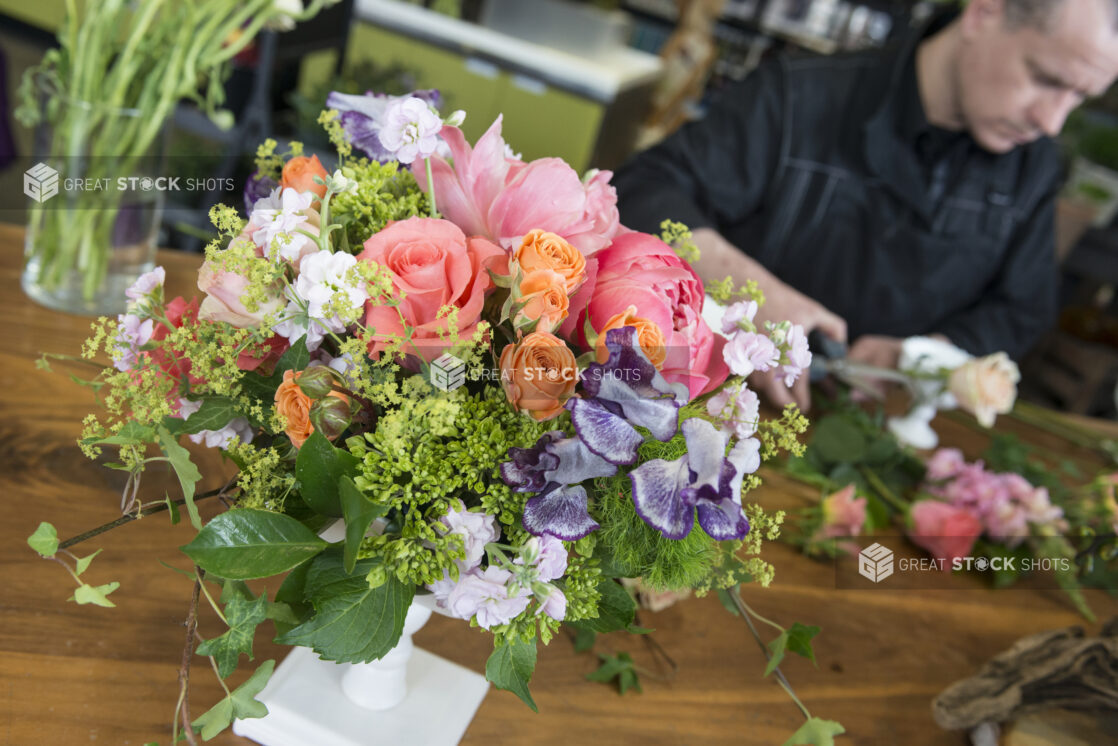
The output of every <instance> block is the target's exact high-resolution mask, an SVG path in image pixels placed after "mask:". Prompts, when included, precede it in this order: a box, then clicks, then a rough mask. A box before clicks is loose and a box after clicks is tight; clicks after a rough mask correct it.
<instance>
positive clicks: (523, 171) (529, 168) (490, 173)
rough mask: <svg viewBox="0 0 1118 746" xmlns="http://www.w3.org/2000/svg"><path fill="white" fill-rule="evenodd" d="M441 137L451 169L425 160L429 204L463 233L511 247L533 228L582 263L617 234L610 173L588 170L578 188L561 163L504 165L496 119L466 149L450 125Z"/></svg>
mask: <svg viewBox="0 0 1118 746" xmlns="http://www.w3.org/2000/svg"><path fill="white" fill-rule="evenodd" d="M441 135H442V137H443V139H444V140H445V141H446V143H447V145H448V146H449V148H450V152H451V156H452V158H453V165H452V164H451V163H448V162H447V161H446V160H445V159H443V158H441V157H439V156H435V157H433V158H432V159H431V174H432V178H433V180H434V182H435V185H434V186H435V201H436V203H437V204H438V207H439V211H440V212H442V214H443V215H444V216H445V217H446V218H447V219H448V220H450V221H451V222H452V223H454V224H455V225H457V226H459V227H460V228H461V229H462V230H463V231H465V232H466V233H467V234H469V235H479V236H485V237H486V238H488V239H490V240H491V241H494V242H495V243H498V244H500V245H501V246H503V247H505V248H506V249H511V248H514V247H515V246H517V245H519V244H520V240H521V238H522V237H523V236H525V235H526V234H527V233H528V232H529V231H531V230H533V229H537V228H538V229H541V230H545V231H549V232H551V233H555V234H557V235H559V236H562V237H563V238H565V239H566V240H567V241H568V242H570V243H571V244H572V245H573V246H575V247H576V248H577V249H579V250H580V251H581V252H582V253H583V254H584V255H585V256H588V257H589V256H590V255H592V254H593V253H594V252H596V251H598V250H599V249H601V248H603V247H605V246H607V245H608V244H609V242H610V240H611V239H612V238H613V237H614V236H615V235H616V234H617V232H618V230H619V227H620V222H619V219H618V214H617V192H616V191H615V190H614V188H613V187H612V186H610V185H609V180H610V177H611V176H612V175H613V174H612V173H611V172H609V171H599V172H594V173H592V174H590V175H589V178H588V180H587V181H586V183H583V182H582V181H581V180H579V178H578V174H577V173H576V172H575V170H574V169H572V168H571V167H570V166H569V165H567V164H566V163H565V162H564V161H563V160H562V159H560V158H541V159H539V160H535V161H531V162H530V163H524V162H522V161H519V160H515V159H510V158H508V157H507V156H506V149H505V141H504V140H503V139H502V138H501V118H500V117H497V120H496V121H495V122H494V123H493V125H492V126H491V127H490V128H489V130H488V131H487V132H486V133H485V134H484V135H482V136H481V138H480V139H479V140H478V141H477V144H476V146H474V147H473V148H471V147H470V145H469V143H467V142H466V138H465V137H464V136H463V135H462V131H461V130H459V129H458V128H457V127H450V126H445V127H443V128H442V131H441ZM412 173H413V174H414V175H415V178H416V181H418V182H419V185H420V187H421V188H422V189H424V190H426V189H427V174H426V170H425V168H423V167H421V165H420V164H416V165H413V166H412Z"/></svg>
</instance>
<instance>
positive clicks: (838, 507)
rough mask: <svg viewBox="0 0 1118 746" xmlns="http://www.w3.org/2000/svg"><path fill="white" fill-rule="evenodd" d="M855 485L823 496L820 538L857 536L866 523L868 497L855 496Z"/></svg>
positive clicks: (849, 485)
mask: <svg viewBox="0 0 1118 746" xmlns="http://www.w3.org/2000/svg"><path fill="white" fill-rule="evenodd" d="M854 495H855V493H854V485H853V484H848V485H846V486H845V487H843V488H842V489H841V490H839V491H838V492H835V493H832V494H830V495H827V497H825V498H823V525H822V526H821V527H820V538H825V539H833V538H835V537H838V536H857V535H858V534H860V533H861V532H862V527H863V526H865V524H866V498H864V497H855V496H854Z"/></svg>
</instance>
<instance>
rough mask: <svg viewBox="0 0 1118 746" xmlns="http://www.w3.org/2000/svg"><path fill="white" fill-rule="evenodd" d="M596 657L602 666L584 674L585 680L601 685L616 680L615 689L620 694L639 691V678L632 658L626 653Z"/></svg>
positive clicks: (601, 654) (600, 654)
mask: <svg viewBox="0 0 1118 746" xmlns="http://www.w3.org/2000/svg"><path fill="white" fill-rule="evenodd" d="M598 657H599V658H600V659H601V660H602V665H601V666H600V667H598V669H597V670H596V671H592V672H590V673H588V674H586V678H587V679H589V680H590V681H600V682H601V683H603V684H608V683H609V682H610V681H613V680H614V679H617V689H618V691H619V692H620V693H621V694H624V693H625V692H627V691H629V690H630V689H636V690H637V691H638V692H639V691H641V684H640V677H639V676H638V675H637V671H636V668H635V667H634V666H633V658H632V656H630V655H629V654H628V653H618V654H617V655H606V654H604V653H599V654H598Z"/></svg>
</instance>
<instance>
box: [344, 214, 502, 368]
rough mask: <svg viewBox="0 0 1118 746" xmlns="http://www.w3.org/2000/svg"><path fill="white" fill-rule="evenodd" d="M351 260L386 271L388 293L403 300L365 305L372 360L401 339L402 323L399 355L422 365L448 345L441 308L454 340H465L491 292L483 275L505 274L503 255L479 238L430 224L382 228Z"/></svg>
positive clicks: (418, 220)
mask: <svg viewBox="0 0 1118 746" xmlns="http://www.w3.org/2000/svg"><path fill="white" fill-rule="evenodd" d="M357 258H358V259H360V260H362V261H366V262H374V263H376V264H379V265H381V266H383V267H385V268H387V269H388V270H389V272H391V274H392V284H393V287H394V288H395V289H396V290H397V291H398V292H401V293H403V294H404V298H403V299H402V300H400V304H399V306H397V307H390V306H386V305H381V304H378V302H377V300H376V299H370V300H369V301H367V302H366V303H365V324H366V325H367V326H369V327H370V328H371V329H372V330H373V341H372V343H371V344H370V345H369V354H370V355H371V356H373V357H377V356H379V355H380V353H381V352H382V351H383V350H384V349H385V348H386V347H388V346H389V345H391V344H393V342H394V341H395V340H399V339H403V338H405V337H406V334H405V331H406V330H405V328H404V323H406V324H407V326H408V329H410V330H411V331H412V338H411V341H410V342H409V343H408V347H407V348H406V349H405V350H404V352H406V353H411V354H415V355H419V356H420V357H422V358H423V359H424V360H426V361H427V362H430V361H432V360H434V359H435V358H437V357H438V356H439V355H441V354H442V353H443V352H444V351H445V350H446V349H447V348H448V347H450V346H451V345H452V344H453V343H454V340H446V339H442V338H440V336H439V334H440V332H441V333H442V334H444V335H445V334H446V333H447V331H448V327H449V323H448V319H447V318H446V317H445V316H444V317H442V318H439V309H440V308H442V307H443V306H452V307H454V308H457V309H458V319H457V325H458V336H459V337H460V338H461V339H467V338H469V337H470V336H471V335H472V334H473V333H474V332H475V331H477V324H478V321H479V320H480V319H481V310H482V305H483V304H484V302H485V294H486V293H487V292H488V291H489V290H490V289H492V288H493V287H494V286H493V281H492V280H491V279H490V277H489V271H488V270H490V269H492V270H493V271H494V272H497V273H499V274H507V272H508V265H507V261H508V255H507V253H506V252H505V251H504V249H502V248H500V247H499V246H497V245H495V244H493V243H491V242H489V241H487V240H485V239H484V238H470V239H467V238H466V234H464V233H463V232H462V231H461V229H459V228H458V226H456V225H454V224H453V223H451V222H450V221H448V220H439V219H436V218H419V217H415V218H408V219H407V220H401V221H398V222H395V223H392V224H390V225H388V226H387V227H385V228H384V230H382V231H380V232H379V233H377V234H375V235H374V236H372V237H371V238H369V240H367V241H365V250H364V251H362V252H361V253H360V254H358V255H357ZM502 265H503V266H502ZM401 317H402V318H403V321H401Z"/></svg>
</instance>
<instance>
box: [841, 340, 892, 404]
mask: <svg viewBox="0 0 1118 746" xmlns="http://www.w3.org/2000/svg"><path fill="white" fill-rule="evenodd" d="M903 343H904V340H903V339H900V338H898V337H882V336H878V335H875V334H866V335H863V336H861V337H858V338H857V339H856V340H854V344H852V345H850V350H849V351H848V352H847V353H846V359H847V360H848V361H850V362H852V363H860V364H862V365H872V366H873V367H875V368H887V369H889V370H893V369H895V368H896V367H897V361H898V360H900V357H901V345H902V344H903ZM865 385H866V387H867V388H869V389H871V390H872V392H874V393H876V396H878V397H879V398H880V397H884V396H885V392H886V389H887V388H888V384H886V382H884V381H879V380H874V379H868V380H866V381H865ZM866 393H867V392H863V391H858V390H855V391H854V397H855V399H856V400H857V399H859V398H865V394H866ZM859 394H862V397H859V396H858V395H859ZM872 395H874V394H873V393H871V396H872Z"/></svg>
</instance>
